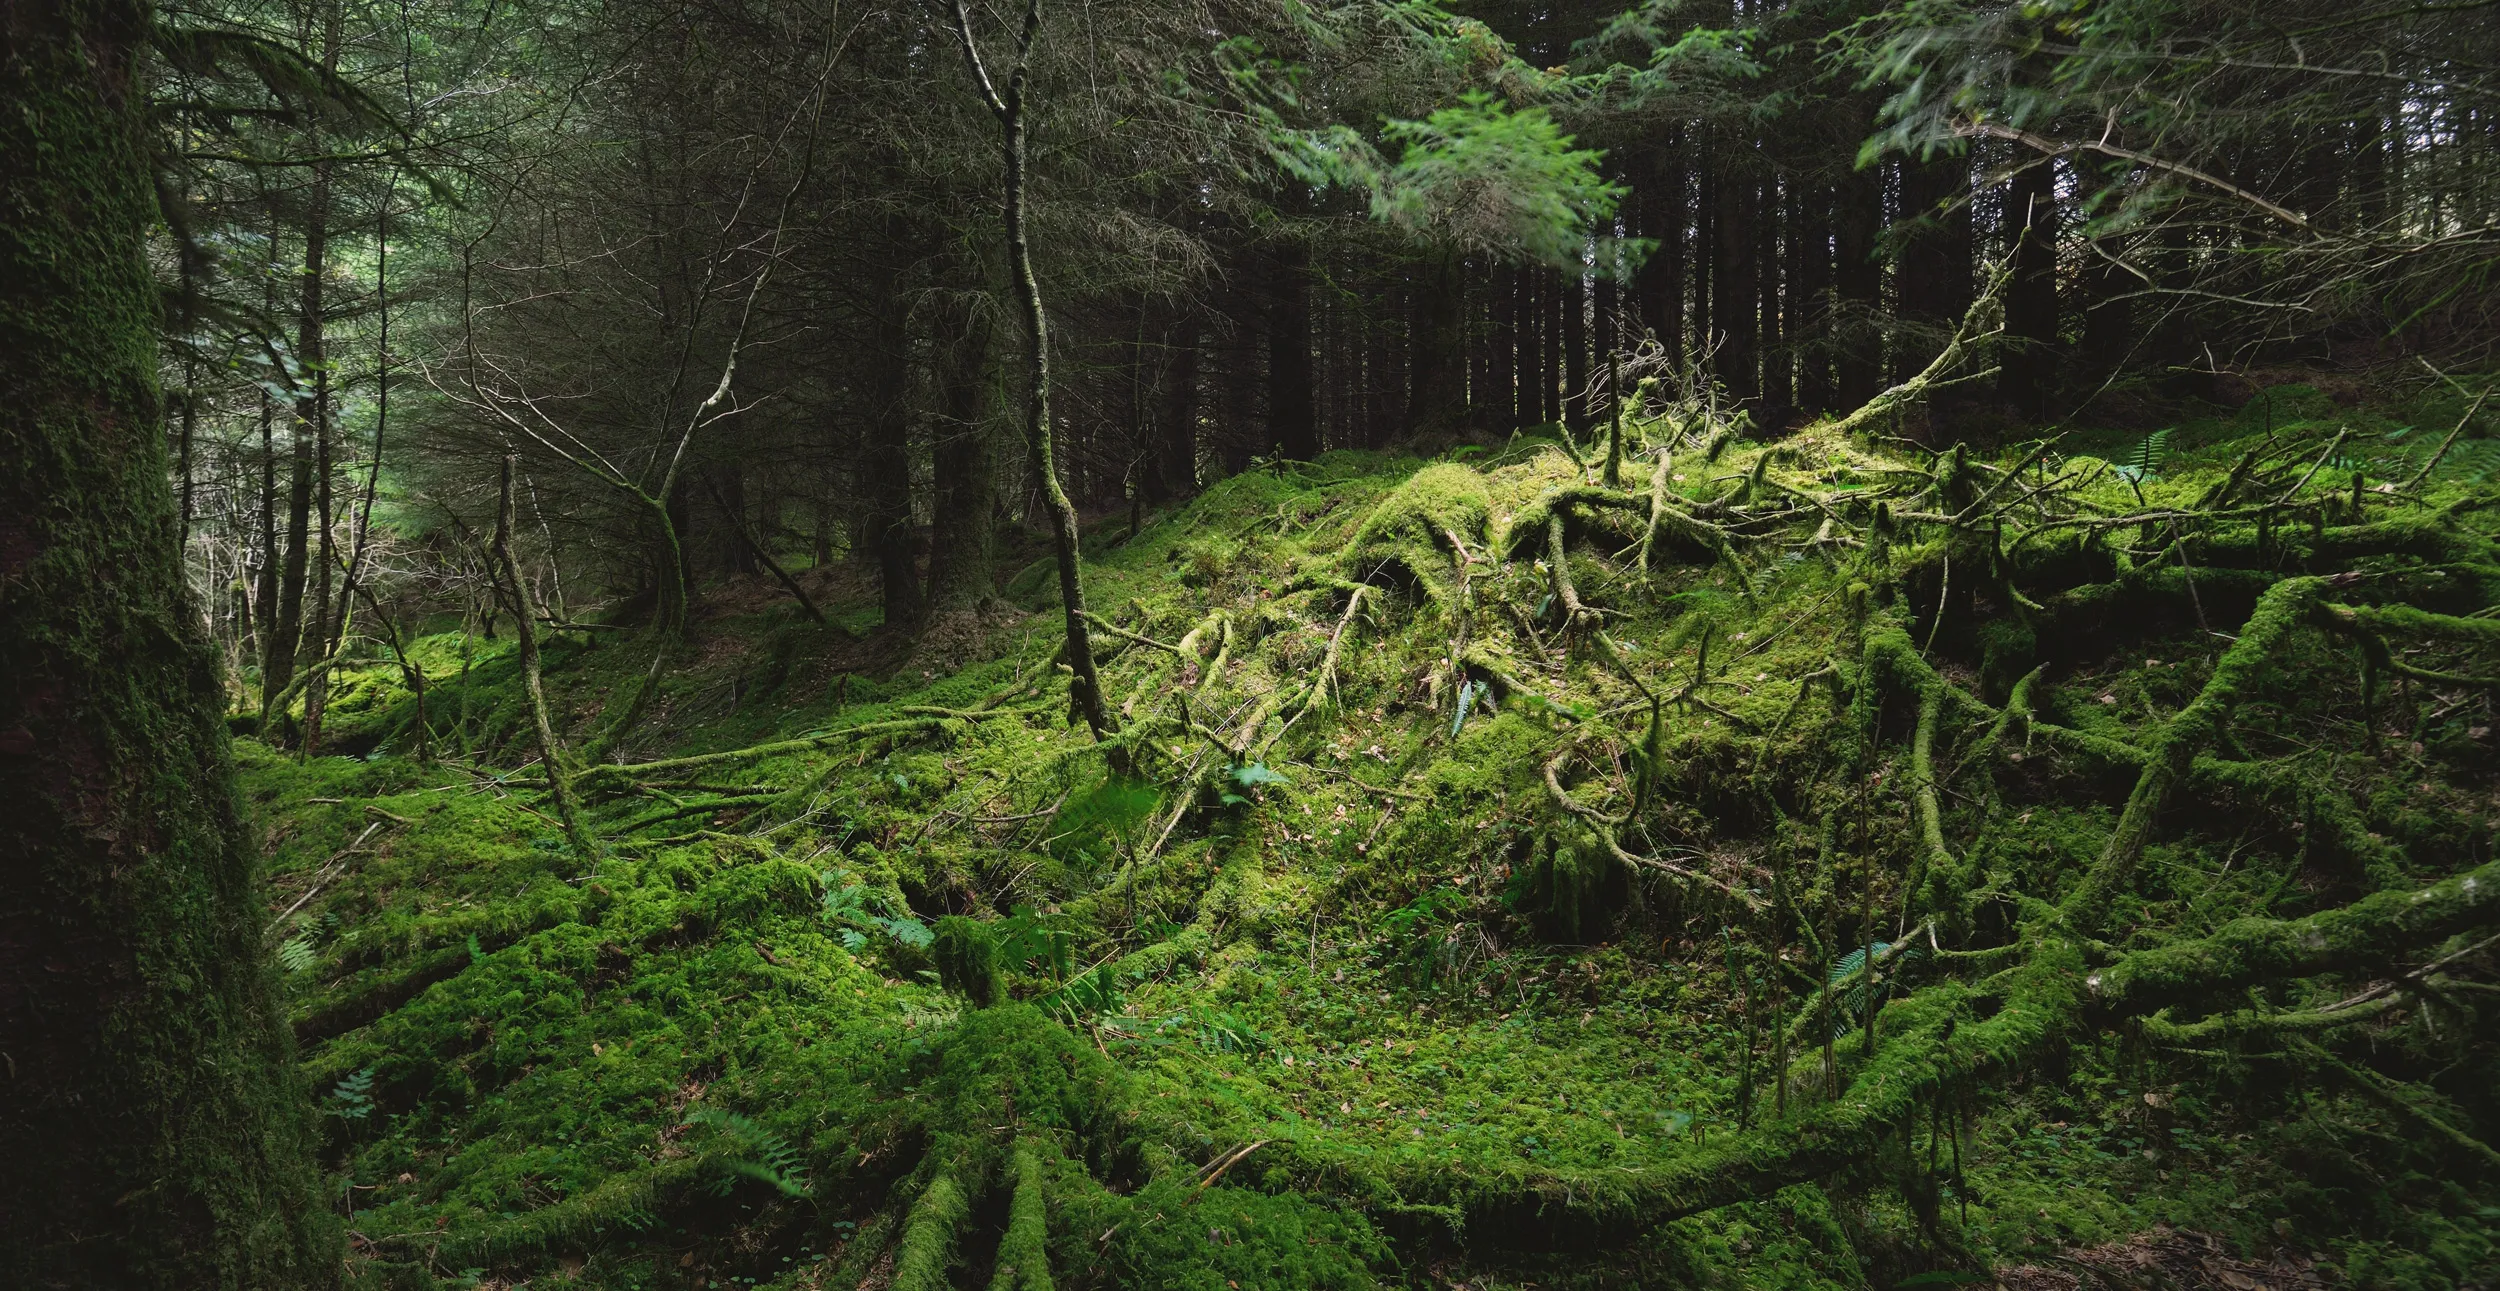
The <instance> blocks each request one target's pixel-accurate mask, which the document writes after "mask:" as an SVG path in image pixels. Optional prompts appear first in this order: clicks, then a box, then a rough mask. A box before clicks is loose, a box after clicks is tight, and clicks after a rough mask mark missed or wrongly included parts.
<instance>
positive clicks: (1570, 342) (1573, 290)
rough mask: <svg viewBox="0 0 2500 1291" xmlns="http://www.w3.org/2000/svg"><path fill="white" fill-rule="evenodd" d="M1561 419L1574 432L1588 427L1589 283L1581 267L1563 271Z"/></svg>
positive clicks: (1574, 266) (1570, 267)
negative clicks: (1568, 424)
mask: <svg viewBox="0 0 2500 1291" xmlns="http://www.w3.org/2000/svg"><path fill="white" fill-rule="evenodd" d="M1561 282H1562V381H1563V417H1564V418H1565V419H1566V420H1567V421H1569V422H1570V424H1571V428H1572V430H1574V431H1582V430H1586V429H1588V426H1589V418H1590V413H1589V281H1588V275H1587V274H1586V273H1584V272H1582V271H1581V268H1580V266H1578V265H1576V264H1575V265H1570V266H1567V267H1565V268H1564V269H1563V271H1562V280H1561Z"/></svg>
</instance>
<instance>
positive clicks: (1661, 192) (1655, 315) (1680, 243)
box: [1637, 135, 1687, 363]
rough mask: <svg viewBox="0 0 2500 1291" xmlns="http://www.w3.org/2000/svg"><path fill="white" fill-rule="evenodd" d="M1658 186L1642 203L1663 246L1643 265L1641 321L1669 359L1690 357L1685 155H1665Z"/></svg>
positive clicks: (1675, 141) (1652, 234) (1646, 226)
mask: <svg viewBox="0 0 2500 1291" xmlns="http://www.w3.org/2000/svg"><path fill="white" fill-rule="evenodd" d="M1680 142H1681V141H1680V138H1679V137H1678V136H1677V135H1670V136H1669V140H1668V145H1667V146H1668V147H1669V148H1671V149H1672V148H1677V147H1679V146H1680ZM1650 182H1651V185H1652V189H1651V192H1650V194H1649V197H1648V200H1647V201H1645V202H1643V203H1642V223H1641V234H1642V236H1644V237H1648V238H1654V239H1656V240H1657V243H1658V249H1657V250H1655V251H1653V252H1651V253H1650V256H1649V259H1648V260H1647V261H1646V262H1644V263H1643V264H1642V265H1641V268H1640V274H1639V278H1638V280H1637V281H1638V286H1637V291H1638V294H1639V295H1640V298H1641V323H1642V325H1643V326H1645V327H1647V328H1648V329H1649V330H1650V332H1651V333H1652V334H1653V335H1655V336H1656V337H1657V338H1658V343H1659V344H1660V345H1662V346H1664V347H1666V352H1667V361H1668V362H1670V363H1681V362H1683V360H1684V262H1685V260H1684V258H1685V245H1686V236H1685V227H1684V226H1685V221H1686V218H1687V212H1686V210H1685V201H1684V163H1683V161H1682V160H1681V157H1680V156H1678V157H1676V158H1674V159H1666V158H1662V159H1660V160H1659V161H1658V163H1657V165H1656V168H1655V170H1653V171H1652V173H1651V181H1650Z"/></svg>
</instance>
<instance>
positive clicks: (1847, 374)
mask: <svg viewBox="0 0 2500 1291" xmlns="http://www.w3.org/2000/svg"><path fill="white" fill-rule="evenodd" d="M1833 206H1834V212H1833V217H1834V218H1833V221H1832V223H1833V230H1832V258H1833V267H1832V278H1833V283H1832V285H1833V289H1834V294H1835V295H1836V296H1838V297H1839V300H1840V303H1841V305H1842V306H1844V308H1843V310H1842V315H1841V319H1840V322H1839V325H1838V328H1837V335H1836V336H1835V337H1834V348H1835V349H1836V350H1837V351H1838V362H1837V363H1836V364H1835V365H1834V366H1835V367H1837V368H1838V369H1839V373H1838V375H1839V379H1840V406H1841V407H1843V408H1859V407H1864V406H1865V405H1866V403H1867V401H1868V400H1870V399H1873V398H1874V397H1875V396H1876V395H1878V394H1880V393H1882V391H1883V380H1884V341H1883V336H1882V334H1881V333H1880V332H1879V331H1878V330H1876V327H1875V320H1876V316H1877V314H1878V313H1879V312H1880V311H1881V310H1882V308H1883V303H1884V270H1883V265H1882V264H1881V263H1879V262H1878V261H1877V260H1876V259H1875V241H1876V237H1877V235H1878V234H1880V233H1881V232H1882V229H1883V221H1884V189H1883V183H1882V176H1881V175H1880V174H1879V173H1878V172H1876V171H1874V170H1856V171H1852V172H1850V174H1849V177H1848V178H1846V179H1844V180H1842V181H1841V182H1840V191H1839V193H1838V194H1837V195H1836V196H1835V198H1834V201H1833Z"/></svg>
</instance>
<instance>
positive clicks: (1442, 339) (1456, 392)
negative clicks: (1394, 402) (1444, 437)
mask: <svg viewBox="0 0 2500 1291" xmlns="http://www.w3.org/2000/svg"><path fill="white" fill-rule="evenodd" d="M1413 301H1414V310H1413V313H1412V314H1411V317H1412V319H1413V323H1412V337H1411V340H1410V341H1409V343H1408V349H1409V351H1410V354H1409V357H1408V359H1407V365H1406V373H1407V383H1408V385H1407V393H1406V416H1407V426H1408V428H1409V429H1410V430H1413V431H1422V430H1437V429H1441V428H1443V427H1447V426H1452V425H1455V424H1457V423H1458V421H1459V419H1460V418H1462V417H1464V416H1466V415H1467V368H1466V361H1467V343H1466V336H1465V329H1466V323H1467V315H1466V312H1465V311H1466V304H1467V299H1466V282H1465V280H1464V279H1463V278H1461V277H1460V276H1459V260H1458V256H1457V254H1456V253H1454V252H1438V253H1435V254H1433V255H1432V256H1431V257H1430V258H1428V259H1426V260H1425V261H1424V262H1423V263H1421V264H1419V265H1417V266H1416V267H1415V294H1414V297H1413Z"/></svg>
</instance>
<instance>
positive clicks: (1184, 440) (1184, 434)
mask: <svg viewBox="0 0 2500 1291" xmlns="http://www.w3.org/2000/svg"><path fill="white" fill-rule="evenodd" d="M1198 328H1199V324H1198V314H1197V311H1195V310H1186V309H1185V310H1183V311H1182V312H1181V314H1180V317H1179V318H1178V319H1177V320H1175V321H1174V323H1173V324H1172V331H1171V334H1170V340H1169V341H1168V342H1167V346H1166V348H1167V351H1168V353H1169V356H1170V361H1169V362H1168V363H1167V364H1166V365H1165V367H1164V377H1163V389H1162V400H1161V407H1160V408H1159V409H1158V410H1157V412H1156V417H1155V421H1156V431H1157V434H1156V442H1157V444H1158V451H1157V470H1156V476H1157V478H1158V480H1159V481H1160V484H1161V489H1162V492H1161V493H1160V494H1159V495H1158V496H1157V498H1156V500H1157V501H1163V500H1166V499H1170V498H1176V497H1188V496H1189V495H1190V494H1192V493H1195V492H1197V491H1198Z"/></svg>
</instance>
